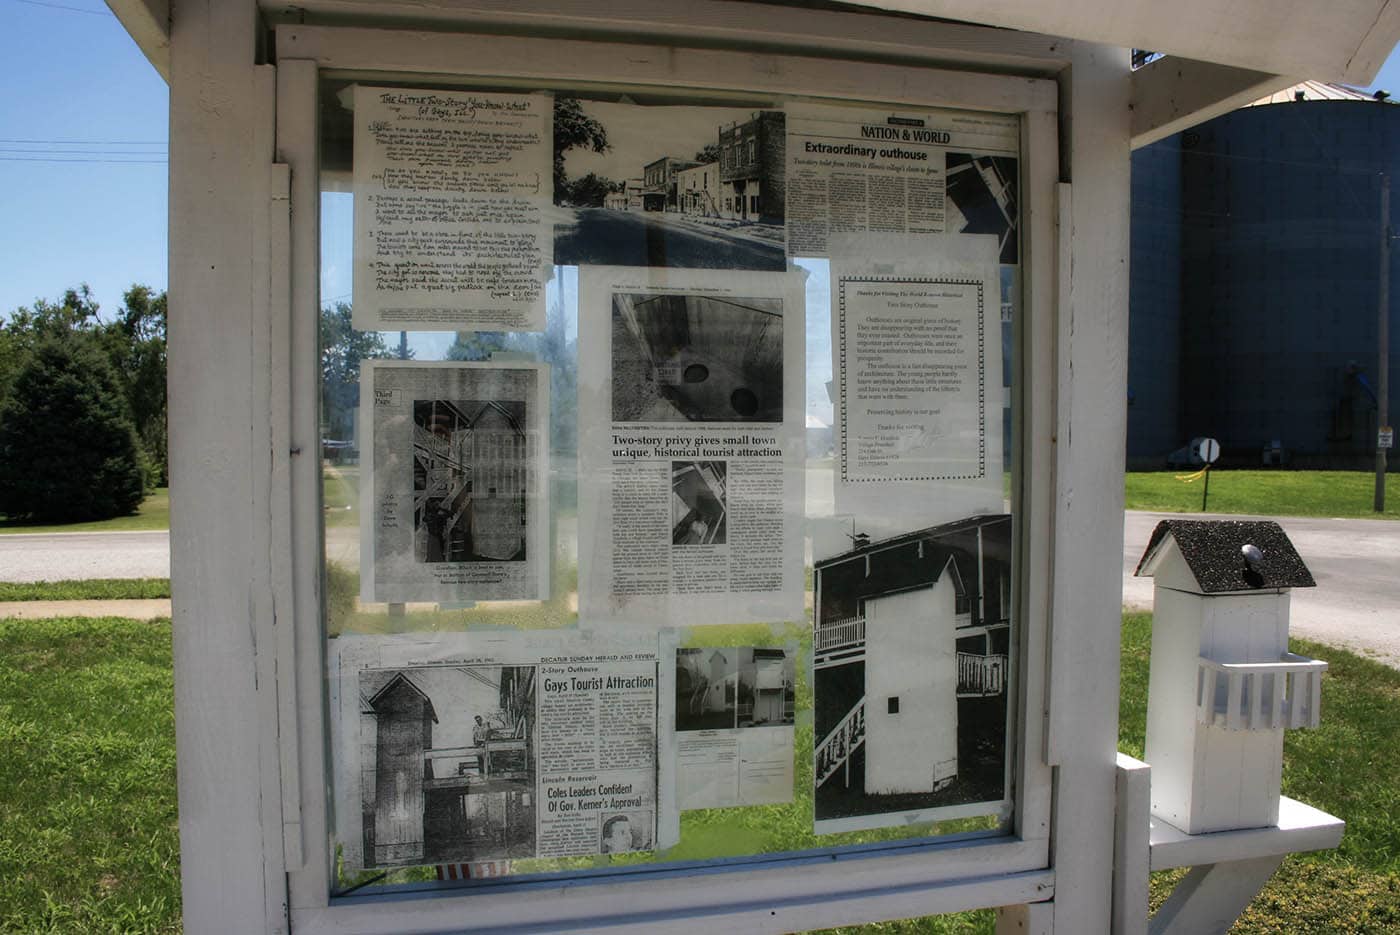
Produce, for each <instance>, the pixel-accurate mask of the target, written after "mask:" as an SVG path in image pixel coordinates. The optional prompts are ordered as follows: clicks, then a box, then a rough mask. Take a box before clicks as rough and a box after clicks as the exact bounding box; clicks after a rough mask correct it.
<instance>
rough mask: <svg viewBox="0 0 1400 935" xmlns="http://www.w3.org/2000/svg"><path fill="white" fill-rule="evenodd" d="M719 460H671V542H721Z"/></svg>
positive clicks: (722, 468)
mask: <svg viewBox="0 0 1400 935" xmlns="http://www.w3.org/2000/svg"><path fill="white" fill-rule="evenodd" d="M727 474H728V465H727V464H726V463H725V462H723V461H672V462H671V544H672V545H678V546H689V545H724V544H725V541H726V540H725V505H726V504H727V502H728V500H727V498H726V497H725V493H724V483H725V477H726V475H727Z"/></svg>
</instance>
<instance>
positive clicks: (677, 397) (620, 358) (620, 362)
mask: <svg viewBox="0 0 1400 935" xmlns="http://www.w3.org/2000/svg"><path fill="white" fill-rule="evenodd" d="M612 375H613V377H612V420H613V422H615V423H618V422H622V423H627V422H633V423H648V422H684V423H688V422H765V423H781V422H782V420H783V300H782V299H781V298H776V297H764V298H759V297H755V298H746V297H730V296H709V295H693V294H681V293H670V292H666V293H623V292H619V293H614V295H613V301H612Z"/></svg>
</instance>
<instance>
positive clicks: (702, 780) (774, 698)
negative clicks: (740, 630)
mask: <svg viewBox="0 0 1400 935" xmlns="http://www.w3.org/2000/svg"><path fill="white" fill-rule="evenodd" d="M796 655H797V647H796V646H795V645H794V646H788V647H776V648H775V647H758V646H715V647H705V648H677V649H675V650H674V653H673V654H672V653H669V652H667V651H666V649H665V647H664V644H663V652H662V656H663V659H667V658H669V659H674V661H675V671H674V684H673V685H672V686H670V687H671V688H672V689H673V692H674V695H675V712H674V723H675V732H674V733H671V734H663V737H664V742H663V744H662V756H663V757H669V758H670V759H672V760H673V761H674V762H675V764H676V770H675V777H676V806H677V808H678V809H680V810H682V811H684V810H686V809H694V808H729V807H732V806H738V805H772V804H777V803H780V802H791V801H792V780H793V743H794V725H795V724H796V719H795V712H796V694H795V692H796V684H797V673H796Z"/></svg>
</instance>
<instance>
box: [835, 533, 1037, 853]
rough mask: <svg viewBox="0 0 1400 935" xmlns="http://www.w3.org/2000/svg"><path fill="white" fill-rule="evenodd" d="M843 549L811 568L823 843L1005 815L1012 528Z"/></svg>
mask: <svg viewBox="0 0 1400 935" xmlns="http://www.w3.org/2000/svg"><path fill="white" fill-rule="evenodd" d="M858 529H859V523H858V522H857V523H856V525H855V530H858ZM848 545H849V548H847V549H845V550H844V551H839V552H837V554H833V555H830V556H829V557H826V558H819V559H818V560H817V561H816V562H815V580H814V589H815V600H816V608H817V610H816V620H815V631H814V635H813V669H814V674H813V691H814V717H815V728H816V729H815V737H816V746H815V750H814V759H815V763H814V767H815V769H814V774H813V781H814V783H815V785H816V790H815V815H816V831H817V832H818V833H827V832H836V831H850V830H857V829H862V828H876V827H883V826H888V825H893V824H902V823H904V822H906V821H909V820H940V819H944V818H962V817H972V816H976V815H995V814H1002V813H1004V811H1005V809H1006V807H1007V799H1008V794H1009V793H1008V765H1009V761H1008V754H1007V737H1008V730H1007V714H1008V705H1007V693H1008V688H1009V685H1010V674H1011V662H1012V659H1013V644H1014V640H1013V633H1012V629H1011V517H1010V516H1008V515H1006V514H992V515H985V516H971V517H968V518H965V519H962V520H958V521H956V522H951V523H945V524H942V525H939V526H934V527H929V528H926V529H920V530H917V531H913V532H908V533H904V534H902V535H898V536H892V537H890V538H886V539H880V540H872V539H871V537H869V536H868V535H864V534H861V533H860V532H858V531H853V532H852V534H851V536H850V537H849V541H848ZM911 816H913V817H912V818H911Z"/></svg>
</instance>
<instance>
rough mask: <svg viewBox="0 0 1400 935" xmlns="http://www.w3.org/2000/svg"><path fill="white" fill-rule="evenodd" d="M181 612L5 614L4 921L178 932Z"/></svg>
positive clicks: (1, 675) (75, 929)
mask: <svg viewBox="0 0 1400 935" xmlns="http://www.w3.org/2000/svg"><path fill="white" fill-rule="evenodd" d="M172 707H173V703H172V683H171V671H170V624H169V622H160V623H154V624H153V623H144V622H139V621H134V620H120V619H114V618H103V619H96V620H84V619H71V618H65V619H54V620H34V621H17V620H0V746H3V749H4V754H3V755H0V931H5V932H44V933H84V932H122V933H127V932H178V931H179V930H180V889H179V839H178V827H177V822H176V811H175V725H174V717H173V711H172Z"/></svg>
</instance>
